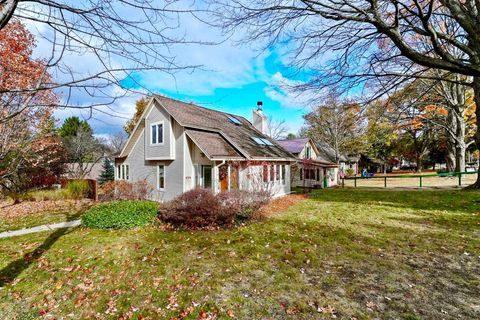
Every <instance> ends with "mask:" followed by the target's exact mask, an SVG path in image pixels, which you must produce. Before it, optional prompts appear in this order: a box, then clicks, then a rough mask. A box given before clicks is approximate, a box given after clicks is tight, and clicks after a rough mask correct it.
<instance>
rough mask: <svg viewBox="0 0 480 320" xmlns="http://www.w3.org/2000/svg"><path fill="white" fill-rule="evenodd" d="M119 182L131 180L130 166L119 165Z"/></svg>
mask: <svg viewBox="0 0 480 320" xmlns="http://www.w3.org/2000/svg"><path fill="white" fill-rule="evenodd" d="M117 180H130V166H129V165H128V164H119V165H117Z"/></svg>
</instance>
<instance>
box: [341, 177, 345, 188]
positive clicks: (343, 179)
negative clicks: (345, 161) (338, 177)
mask: <svg viewBox="0 0 480 320" xmlns="http://www.w3.org/2000/svg"><path fill="white" fill-rule="evenodd" d="M342 188H345V178H342Z"/></svg>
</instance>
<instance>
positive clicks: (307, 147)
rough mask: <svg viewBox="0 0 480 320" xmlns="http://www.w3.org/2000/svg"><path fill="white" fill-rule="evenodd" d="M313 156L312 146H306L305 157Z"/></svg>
mask: <svg viewBox="0 0 480 320" xmlns="http://www.w3.org/2000/svg"><path fill="white" fill-rule="evenodd" d="M311 157H312V148H311V147H310V146H306V147H305V158H307V159H310V158H311Z"/></svg>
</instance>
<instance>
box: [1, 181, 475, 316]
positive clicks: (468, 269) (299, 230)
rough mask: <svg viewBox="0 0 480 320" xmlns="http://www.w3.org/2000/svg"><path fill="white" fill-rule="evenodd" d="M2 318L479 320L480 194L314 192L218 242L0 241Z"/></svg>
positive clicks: (117, 235) (155, 238)
mask: <svg viewBox="0 0 480 320" xmlns="http://www.w3.org/2000/svg"><path fill="white" fill-rule="evenodd" d="M0 286H4V288H3V289H0V310H1V312H0V317H3V318H5V319H13V318H14V317H15V316H17V317H20V318H22V317H23V318H29V317H33V316H34V315H37V314H39V313H42V314H49V315H52V316H53V317H55V318H66V319H79V318H94V317H97V318H99V319H104V318H107V319H117V318H119V317H120V316H122V315H123V316H124V318H131V317H133V318H141V317H140V316H143V317H144V318H150V319H159V318H172V317H177V318H182V317H185V318H188V319H196V318H197V317H199V315H201V316H204V317H207V316H208V315H218V318H221V319H223V318H229V317H236V318H237V319H272V318H273V319H323V318H324V319H331V318H332V317H334V316H335V317H336V318H340V319H378V318H389V319H398V318H403V319H435V318H438V319H459V318H463V319H478V318H480V192H467V191H427V190H424V191H384V190H362V189H355V190H353V189H337V190H325V191H323V190H320V191H315V192H314V193H312V198H310V199H308V200H305V201H302V202H300V203H298V204H297V205H295V206H293V207H291V208H290V209H288V210H287V211H285V212H282V213H279V214H278V215H275V216H273V217H271V218H269V219H268V220H265V221H263V222H259V223H255V224H250V225H247V226H244V227H241V228H239V229H235V230H227V231H218V232H171V231H168V232H166V231H162V230H161V229H160V228H156V227H149V228H147V229H141V230H131V231H100V230H82V229H76V230H68V231H67V230H57V231H55V232H52V233H42V234H36V235H29V236H24V237H20V238H12V239H6V240H0Z"/></svg>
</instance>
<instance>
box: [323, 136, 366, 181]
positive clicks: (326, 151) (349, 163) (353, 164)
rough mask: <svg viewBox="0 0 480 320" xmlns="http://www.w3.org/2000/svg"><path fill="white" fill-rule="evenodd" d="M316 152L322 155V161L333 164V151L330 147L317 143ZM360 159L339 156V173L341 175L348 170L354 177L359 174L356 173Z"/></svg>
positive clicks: (343, 155)
mask: <svg viewBox="0 0 480 320" xmlns="http://www.w3.org/2000/svg"><path fill="white" fill-rule="evenodd" d="M316 146H317V148H318V150H320V153H321V154H322V155H323V157H324V159H326V160H327V161H331V162H335V161H336V160H335V150H333V148H332V147H329V146H327V145H324V144H320V143H317V144H316ZM359 160H360V157H358V156H347V155H345V154H340V157H339V159H338V165H339V171H341V172H343V173H347V170H348V169H351V170H353V173H354V174H355V175H357V174H359V171H358V162H359Z"/></svg>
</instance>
